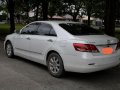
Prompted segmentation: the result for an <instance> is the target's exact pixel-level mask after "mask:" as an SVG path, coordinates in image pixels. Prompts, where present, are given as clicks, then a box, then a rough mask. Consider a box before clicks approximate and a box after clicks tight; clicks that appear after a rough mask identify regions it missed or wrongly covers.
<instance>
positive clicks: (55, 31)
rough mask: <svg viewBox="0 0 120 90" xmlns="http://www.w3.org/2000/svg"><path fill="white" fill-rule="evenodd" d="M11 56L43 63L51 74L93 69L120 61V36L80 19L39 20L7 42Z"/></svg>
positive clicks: (113, 64)
mask: <svg viewBox="0 0 120 90" xmlns="http://www.w3.org/2000/svg"><path fill="white" fill-rule="evenodd" d="M4 48H5V50H6V54H7V56H8V57H13V56H14V55H17V56H20V57H23V58H26V59H29V60H32V61H35V62H38V63H41V64H43V65H46V66H47V67H48V70H49V72H50V74H51V75H53V76H54V77H60V76H62V75H63V73H64V71H70V72H80V73H90V72H95V71H100V70H104V69H108V68H111V67H115V66H117V65H118V64H119V63H120V43H119V40H118V39H116V38H114V37H110V36H108V35H105V34H102V33H100V32H99V31H97V30H95V29H93V28H91V27H88V26H86V25H84V24H80V23H78V22H66V21H35V22H32V23H30V24H28V25H26V26H25V27H23V28H22V29H21V30H20V31H19V32H16V33H13V34H11V35H8V36H7V37H6V39H5V42H4Z"/></svg>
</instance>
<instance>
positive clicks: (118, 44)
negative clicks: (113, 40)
mask: <svg viewBox="0 0 120 90" xmlns="http://www.w3.org/2000/svg"><path fill="white" fill-rule="evenodd" d="M118 49H120V42H118V43H117V47H116V50H118Z"/></svg>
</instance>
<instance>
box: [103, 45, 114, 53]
mask: <svg viewBox="0 0 120 90" xmlns="http://www.w3.org/2000/svg"><path fill="white" fill-rule="evenodd" d="M112 53H113V48H111V47H106V48H102V54H112Z"/></svg>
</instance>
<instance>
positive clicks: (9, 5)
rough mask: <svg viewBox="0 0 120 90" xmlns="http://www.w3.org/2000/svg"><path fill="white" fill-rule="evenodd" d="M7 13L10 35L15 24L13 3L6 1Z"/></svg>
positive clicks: (11, 0)
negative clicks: (8, 15)
mask: <svg viewBox="0 0 120 90" xmlns="http://www.w3.org/2000/svg"><path fill="white" fill-rule="evenodd" d="M7 5H8V11H9V14H10V33H13V32H14V30H15V22H14V1H13V0H8V2H7Z"/></svg>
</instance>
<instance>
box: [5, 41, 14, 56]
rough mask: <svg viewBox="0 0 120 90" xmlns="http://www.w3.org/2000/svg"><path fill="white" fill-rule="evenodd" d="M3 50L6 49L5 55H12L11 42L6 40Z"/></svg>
mask: <svg viewBox="0 0 120 90" xmlns="http://www.w3.org/2000/svg"><path fill="white" fill-rule="evenodd" d="M5 51H6V55H7V56H8V57H9V58H12V57H14V52H13V46H12V44H11V42H7V43H6V46H5Z"/></svg>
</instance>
